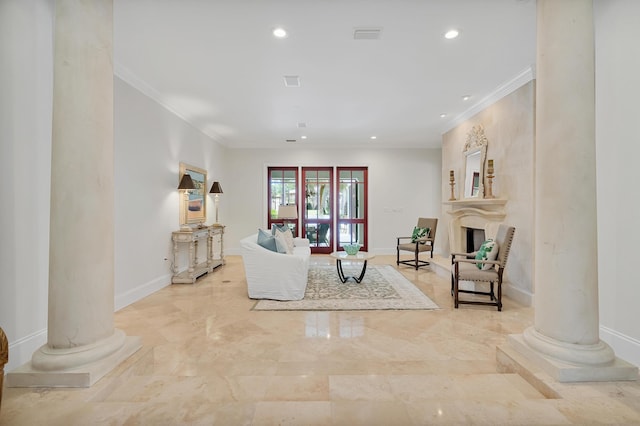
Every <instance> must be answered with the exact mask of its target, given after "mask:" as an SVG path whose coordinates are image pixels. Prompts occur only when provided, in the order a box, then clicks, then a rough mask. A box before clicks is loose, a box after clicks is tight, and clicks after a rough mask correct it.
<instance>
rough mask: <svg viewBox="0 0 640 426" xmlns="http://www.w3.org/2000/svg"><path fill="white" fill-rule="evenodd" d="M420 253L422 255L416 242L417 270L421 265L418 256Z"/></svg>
mask: <svg viewBox="0 0 640 426" xmlns="http://www.w3.org/2000/svg"><path fill="white" fill-rule="evenodd" d="M419 255H420V252H419V251H418V244H416V257H415V262H416V271H417V270H418V266H420V265H419V264H418V260H419V258H418V256H419Z"/></svg>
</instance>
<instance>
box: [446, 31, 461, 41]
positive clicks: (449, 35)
mask: <svg viewBox="0 0 640 426" xmlns="http://www.w3.org/2000/svg"><path fill="white" fill-rule="evenodd" d="M458 34H460V33H459V32H458V30H454V29H451V30H449V31H447V32H446V33H445V34H444V38H446V39H448V40H451V39H452V38H456V37H458Z"/></svg>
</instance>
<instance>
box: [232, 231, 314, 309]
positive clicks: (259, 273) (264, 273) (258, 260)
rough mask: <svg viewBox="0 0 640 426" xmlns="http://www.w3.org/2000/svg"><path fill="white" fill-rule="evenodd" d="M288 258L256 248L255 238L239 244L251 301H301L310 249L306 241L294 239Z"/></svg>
mask: <svg viewBox="0 0 640 426" xmlns="http://www.w3.org/2000/svg"><path fill="white" fill-rule="evenodd" d="M293 241H294V248H293V252H292V253H291V254H286V253H277V252H274V251H271V250H269V249H266V248H264V247H262V246H261V245H259V244H258V234H253V235H250V236H248V237H246V238H243V239H242V240H240V249H241V252H242V261H243V263H244V270H245V275H246V277H247V288H248V292H249V297H250V298H251V299H273V300H300V299H302V298H304V291H305V290H306V288H307V275H308V273H309V258H310V257H311V248H310V247H309V240H308V239H306V238H294V240H293Z"/></svg>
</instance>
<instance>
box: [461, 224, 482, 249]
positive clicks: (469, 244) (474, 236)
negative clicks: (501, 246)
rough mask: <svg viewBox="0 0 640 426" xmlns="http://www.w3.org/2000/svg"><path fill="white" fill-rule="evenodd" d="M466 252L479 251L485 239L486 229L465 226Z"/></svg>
mask: <svg viewBox="0 0 640 426" xmlns="http://www.w3.org/2000/svg"><path fill="white" fill-rule="evenodd" d="M464 230H465V232H464V234H465V237H466V238H465V240H466V252H467V253H471V252H472V251H477V250H478V249H479V248H480V246H481V245H482V243H483V242H484V240H485V236H484V229H478V228H464Z"/></svg>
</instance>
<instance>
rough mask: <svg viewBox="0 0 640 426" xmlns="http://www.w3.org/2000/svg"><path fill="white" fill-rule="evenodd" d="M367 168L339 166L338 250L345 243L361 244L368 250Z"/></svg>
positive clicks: (362, 248)
mask: <svg viewBox="0 0 640 426" xmlns="http://www.w3.org/2000/svg"><path fill="white" fill-rule="evenodd" d="M367 171H368V170H367V168H366V167H338V168H337V169H336V174H337V176H338V202H337V203H336V218H337V229H338V231H337V237H338V250H342V247H343V246H344V245H345V244H352V243H358V244H361V245H362V247H361V248H360V249H361V250H362V251H367V246H368V238H367V229H368V227H367V212H368V209H367V204H368V196H367V194H368V191H367Z"/></svg>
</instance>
